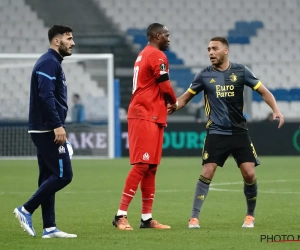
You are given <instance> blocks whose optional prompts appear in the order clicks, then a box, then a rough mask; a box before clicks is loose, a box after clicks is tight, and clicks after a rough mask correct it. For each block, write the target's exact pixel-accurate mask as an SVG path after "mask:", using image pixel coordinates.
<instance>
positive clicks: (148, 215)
mask: <svg viewBox="0 0 300 250" xmlns="http://www.w3.org/2000/svg"><path fill="white" fill-rule="evenodd" d="M150 218H152V214H142V220H143V221H145V220H149V219H150Z"/></svg>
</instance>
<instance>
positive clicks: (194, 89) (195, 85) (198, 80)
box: [188, 71, 204, 95]
mask: <svg viewBox="0 0 300 250" xmlns="http://www.w3.org/2000/svg"><path fill="white" fill-rule="evenodd" d="M202 90H204V82H203V78H202V71H201V72H199V73H198V74H197V75H195V77H194V80H193V81H192V83H191V85H190V87H189V88H188V92H190V93H191V94H193V95H197V94H198V93H200V92H201V91H202Z"/></svg>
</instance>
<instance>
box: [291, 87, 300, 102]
mask: <svg viewBox="0 0 300 250" xmlns="http://www.w3.org/2000/svg"><path fill="white" fill-rule="evenodd" d="M289 95H290V98H291V100H292V101H300V89H298V88H291V89H290V91H289Z"/></svg>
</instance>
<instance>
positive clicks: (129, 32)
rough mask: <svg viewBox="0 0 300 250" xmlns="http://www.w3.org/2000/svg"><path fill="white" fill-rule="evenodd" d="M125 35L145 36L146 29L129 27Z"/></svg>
mask: <svg viewBox="0 0 300 250" xmlns="http://www.w3.org/2000/svg"><path fill="white" fill-rule="evenodd" d="M127 35H129V36H137V35H139V36H146V30H145V29H136V28H129V29H128V30H127Z"/></svg>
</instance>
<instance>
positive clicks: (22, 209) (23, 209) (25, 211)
mask: <svg viewBox="0 0 300 250" xmlns="http://www.w3.org/2000/svg"><path fill="white" fill-rule="evenodd" d="M21 211H22V212H24V213H25V214H30V213H29V212H28V211H27V210H26V209H25V208H24V207H22V208H21Z"/></svg>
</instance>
